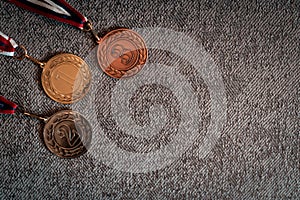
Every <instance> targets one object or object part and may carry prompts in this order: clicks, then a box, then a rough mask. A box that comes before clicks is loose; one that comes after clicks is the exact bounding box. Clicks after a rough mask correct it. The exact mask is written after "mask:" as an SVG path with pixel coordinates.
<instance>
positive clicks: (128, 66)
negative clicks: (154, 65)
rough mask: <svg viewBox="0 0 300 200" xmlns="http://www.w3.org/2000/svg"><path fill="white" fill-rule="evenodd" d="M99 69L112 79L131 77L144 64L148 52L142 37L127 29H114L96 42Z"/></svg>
mask: <svg viewBox="0 0 300 200" xmlns="http://www.w3.org/2000/svg"><path fill="white" fill-rule="evenodd" d="M98 44H99V46H98V51H97V58H98V63H99V66H100V68H101V69H102V70H103V71H104V72H105V73H106V74H107V75H109V76H111V77H114V78H126V77H131V76H133V75H135V74H136V73H138V72H139V71H140V70H141V69H142V67H143V65H144V64H145V63H146V60H147V57H148V50H147V48H146V45H145V42H144V40H143V39H142V37H141V36H140V35H139V34H138V33H136V32H134V31H132V30H129V29H125V28H122V29H116V30H113V31H111V32H109V33H107V34H106V35H105V36H104V37H103V38H101V39H100V40H99V41H98Z"/></svg>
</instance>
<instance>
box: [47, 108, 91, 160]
mask: <svg viewBox="0 0 300 200" xmlns="http://www.w3.org/2000/svg"><path fill="white" fill-rule="evenodd" d="M43 139H44V142H45V145H46V146H47V148H48V149H49V150H50V151H51V152H52V153H54V154H56V155H57V156H59V157H62V158H75V157H78V156H80V155H82V154H84V153H86V152H87V150H88V149H89V147H90V145H91V140H92V127H91V125H90V124H89V122H88V121H87V120H86V119H85V118H84V117H83V116H82V115H80V114H79V113H77V112H74V111H72V110H63V111H60V112H57V113H55V114H54V115H53V116H51V117H50V118H49V119H48V120H47V123H46V125H45V127H44V133H43Z"/></svg>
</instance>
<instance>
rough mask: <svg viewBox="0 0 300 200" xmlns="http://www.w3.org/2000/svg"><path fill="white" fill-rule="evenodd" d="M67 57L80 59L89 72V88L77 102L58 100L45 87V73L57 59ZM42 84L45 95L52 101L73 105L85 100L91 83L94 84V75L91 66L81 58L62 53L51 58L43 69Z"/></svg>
mask: <svg viewBox="0 0 300 200" xmlns="http://www.w3.org/2000/svg"><path fill="white" fill-rule="evenodd" d="M66 56H70V57H75V58H77V59H79V60H80V62H81V63H82V64H83V65H86V67H87V71H88V76H89V78H88V83H87V84H86V85H88V87H87V89H86V90H85V92H84V93H81V95H80V97H79V98H77V99H75V100H73V99H71V100H69V101H64V100H60V99H58V98H56V97H55V95H53V94H52V93H51V92H49V91H48V89H47V88H48V87H47V86H46V85H45V82H46V78H45V73H46V71H47V70H48V68H49V67H50V64H51V62H52V61H53V60H55V59H56V58H58V57H66ZM41 82H42V86H43V90H44V91H45V93H46V94H47V96H48V97H49V98H50V99H52V100H54V101H56V102H58V103H61V104H73V103H76V102H78V101H80V100H81V99H83V98H84V97H85V96H86V95H87V94H88V92H89V91H90V88H91V84H92V83H91V82H92V75H91V70H90V68H89V66H88V65H87V63H86V62H85V61H84V60H83V59H82V58H80V57H79V56H77V55H74V54H71V53H61V54H57V55H55V56H53V57H51V58H50V59H49V60H48V61H47V62H46V64H45V67H44V68H43V72H42V75H41Z"/></svg>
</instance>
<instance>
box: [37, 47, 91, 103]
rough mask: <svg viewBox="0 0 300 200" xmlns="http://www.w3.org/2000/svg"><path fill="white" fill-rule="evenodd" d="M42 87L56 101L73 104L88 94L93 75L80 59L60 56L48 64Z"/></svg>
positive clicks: (45, 68) (53, 58) (71, 56)
mask: <svg viewBox="0 0 300 200" xmlns="http://www.w3.org/2000/svg"><path fill="white" fill-rule="evenodd" d="M42 85H43V88H44V90H45V92H46V94H47V95H48V96H49V97H50V98H51V99H53V100H54V101H57V102H59V103H63V104H71V103H74V102H77V101H79V100H80V99H82V98H83V97H84V96H85V95H86V94H87V92H88V90H89V88H90V85H91V73H90V70H89V67H88V65H87V64H86V63H85V62H84V61H83V60H82V59H81V58H80V57H78V56H75V55H73V54H67V53H64V54H59V55H56V56H54V57H52V58H51V59H50V60H49V61H48V62H47V63H46V65H45V67H44V70H43V73H42Z"/></svg>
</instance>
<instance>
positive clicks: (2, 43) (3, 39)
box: [0, 31, 18, 56]
mask: <svg viewBox="0 0 300 200" xmlns="http://www.w3.org/2000/svg"><path fill="white" fill-rule="evenodd" d="M17 46H18V45H17V43H16V42H15V41H14V40H13V39H12V38H10V37H8V36H7V35H5V34H4V33H2V32H1V31H0V55H4V56H14V55H15V49H16V48H17Z"/></svg>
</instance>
